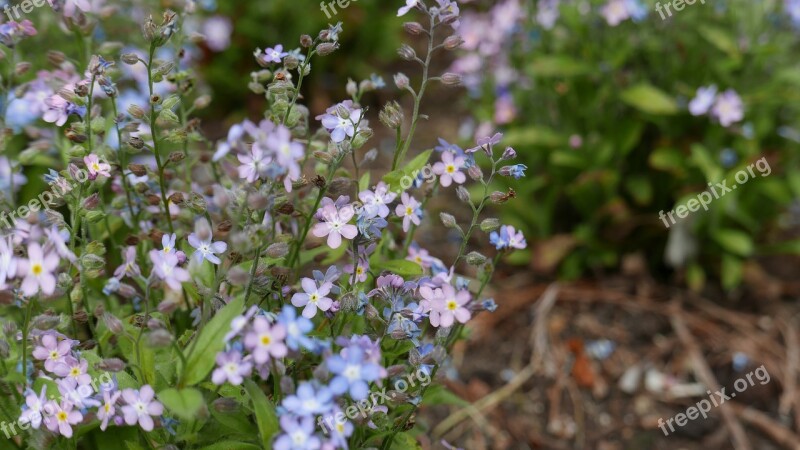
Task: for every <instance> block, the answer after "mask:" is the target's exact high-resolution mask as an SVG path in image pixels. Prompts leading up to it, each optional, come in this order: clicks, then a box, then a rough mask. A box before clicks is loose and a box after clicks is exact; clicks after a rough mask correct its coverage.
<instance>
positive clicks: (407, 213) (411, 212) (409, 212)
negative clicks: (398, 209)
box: [406, 206, 414, 216]
mask: <svg viewBox="0 0 800 450" xmlns="http://www.w3.org/2000/svg"><path fill="white" fill-rule="evenodd" d="M411 214H414V210H413V209H411V207H410V206H408V207H406V215H407V216H410V215H411Z"/></svg>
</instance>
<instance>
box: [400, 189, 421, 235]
mask: <svg viewBox="0 0 800 450" xmlns="http://www.w3.org/2000/svg"><path fill="white" fill-rule="evenodd" d="M400 200H401V204H399V205H397V208H395V210H394V212H395V214H397V216H398V217H402V218H403V231H405V232H406V233H408V230H409V228H411V224H412V223H413V224H414V225H417V226H419V223H420V204H419V202H418V201H417V199H415V198H414V197H412V196H410V195H408V194H407V193H405V192H403V195H401V196H400Z"/></svg>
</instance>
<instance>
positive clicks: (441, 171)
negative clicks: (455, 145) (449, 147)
mask: <svg viewBox="0 0 800 450" xmlns="http://www.w3.org/2000/svg"><path fill="white" fill-rule="evenodd" d="M463 167H464V158H462V157H461V156H455V155H453V153H451V152H442V162H438V163H436V164H434V165H433V173H435V174H436V175H439V181H440V182H441V183H442V186H444V187H447V186H450V185H451V184H452V183H453V181H455V182H456V183H457V184H462V183H464V182H465V181H467V176H466V175H464V172H461V169H462V168H463Z"/></svg>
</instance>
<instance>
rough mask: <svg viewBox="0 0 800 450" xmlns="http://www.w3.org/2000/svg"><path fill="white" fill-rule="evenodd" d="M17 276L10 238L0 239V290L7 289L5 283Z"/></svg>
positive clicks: (12, 243)
mask: <svg viewBox="0 0 800 450" xmlns="http://www.w3.org/2000/svg"><path fill="white" fill-rule="evenodd" d="M16 275H17V258H16V257H15V256H14V242H13V240H12V239H11V237H7V238H0V290H1V289H7V287H8V286H7V285H6V281H8V280H10V279H11V278H14V277H15V276H16Z"/></svg>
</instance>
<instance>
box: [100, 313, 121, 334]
mask: <svg viewBox="0 0 800 450" xmlns="http://www.w3.org/2000/svg"><path fill="white" fill-rule="evenodd" d="M103 323H105V324H106V328H108V331H110V332H112V333H113V334H120V333H122V332H123V331H124V330H125V328H124V327H123V326H122V322H121V321H120V320H119V319H117V318H116V317H114V316H113V315H112V314H111V313H107V312H106V313H103Z"/></svg>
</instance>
